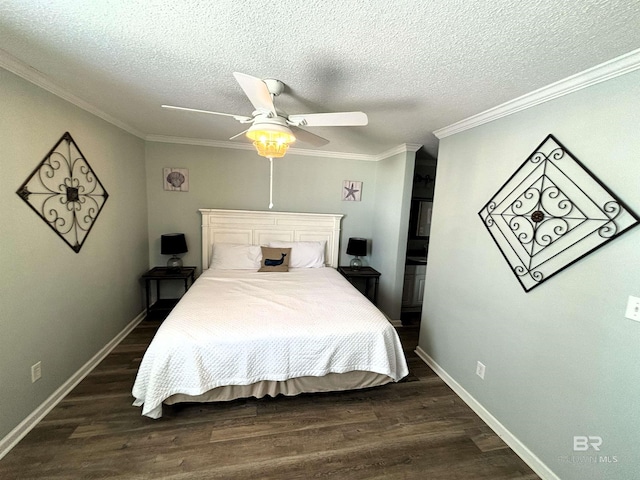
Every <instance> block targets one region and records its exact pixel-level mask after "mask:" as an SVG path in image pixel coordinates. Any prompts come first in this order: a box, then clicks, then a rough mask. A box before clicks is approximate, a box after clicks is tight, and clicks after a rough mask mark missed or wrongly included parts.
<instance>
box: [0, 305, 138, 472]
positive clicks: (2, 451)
mask: <svg viewBox="0 0 640 480" xmlns="http://www.w3.org/2000/svg"><path fill="white" fill-rule="evenodd" d="M145 314H146V312H145V311H143V312H141V313H140V314H138V315H137V316H136V318H134V319H133V320H132V321H131V322H130V323H129V324H128V325H127V326H126V327H125V328H124V329H123V330H122V331H121V332H120V333H119V334H118V335H116V336H115V337H114V338H113V340H111V341H110V342H109V343H107V344H106V345H105V346H104V347H102V349H101V350H100V351H99V352H98V353H96V354H95V355H94V356H93V357H92V358H91V359H90V360H89V361H88V362H87V363H85V364H84V365H83V366H82V367H81V368H80V369H79V370H78V371H77V372H76V373H74V374H73V375H72V376H71V377H70V378H69V379H68V380H67V381H66V382H64V383H63V384H62V385H61V386H60V388H58V389H57V390H56V391H55V392H53V393H52V394H51V395H50V396H49V398H47V399H46V400H45V401H44V402H43V403H42V404H41V405H40V406H39V407H38V408H36V409H35V410H34V411H33V412H31V414H29V415H28V416H27V418H25V419H24V420H23V421H22V422H20V423H19V424H18V426H16V428H14V429H13V430H11V432H9V434H8V435H7V436H5V437H4V438H3V439H2V440H0V459H2V458H3V457H4V456H5V455H6V454H7V453H9V452H10V451H11V449H12V448H13V447H15V446H16V444H17V443H18V442H19V441H20V440H22V439H23V438H24V437H25V435H26V434H27V433H29V432H30V431H31V430H32V429H33V428H34V427H35V426H36V425H37V424H38V422H40V420H42V419H43V418H44V417H45V416H46V415H47V413H49V412H50V411H51V410H53V407H55V406H56V405H57V404H58V403H60V401H61V400H62V399H63V398H64V397H66V396H67V395H68V394H69V392H71V390H73V389H74V388H75V386H76V385H78V384H79V383H80V382H81V381H82V380H83V379H84V378H85V377H86V376H87V375H89V373H91V371H92V370H93V369H94V368H96V367H97V366H98V364H99V363H100V362H101V361H102V360H104V358H105V357H106V356H107V355H109V353H110V352H111V350H113V349H114V348H115V347H116V346H117V345H118V344H119V343H120V342H121V341H122V340H124V338H125V337H126V336H127V335H129V333H130V332H131V331H132V330H133V329H134V328H135V327H136V326H137V325H138V324H139V323H140V322H141V321H142V319H144V317H145Z"/></svg>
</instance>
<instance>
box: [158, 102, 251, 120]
mask: <svg viewBox="0 0 640 480" xmlns="http://www.w3.org/2000/svg"><path fill="white" fill-rule="evenodd" d="M161 107H162V108H169V109H171V110H184V111H186V112H196V113H208V114H209V115H222V116H223V117H233V118H235V119H236V120H237V121H239V122H240V123H248V122H250V121H251V120H253V118H252V117H245V116H243V115H233V114H232V113H221V112H212V111H210V110H198V109H197V108H187V107H176V106H174V105H161Z"/></svg>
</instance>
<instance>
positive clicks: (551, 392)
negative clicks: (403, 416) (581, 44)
mask: <svg viewBox="0 0 640 480" xmlns="http://www.w3.org/2000/svg"><path fill="white" fill-rule="evenodd" d="M638 125H640V72H637V71H636V72H634V73H629V74H627V75H624V76H622V77H618V78H615V79H612V80H609V81H607V82H604V83H601V84H598V85H595V86H591V87H589V88H587V89H584V90H580V91H578V92H575V93H572V94H570V95H567V96H564V97H561V98H558V99H556V100H553V101H550V102H547V103H544V104H541V105H539V106H536V107H533V108H531V109H528V110H526V111H522V112H519V113H516V114H513V115H510V116H508V117H505V118H502V119H499V120H496V121H493V122H491V123H489V124H486V125H483V126H479V127H476V128H473V129H471V130H468V131H465V132H462V133H459V134H456V135H454V136H451V137H448V138H445V139H443V140H441V142H440V152H439V156H438V170H437V182H436V191H435V198H437V201H436V202H435V203H434V207H435V210H434V213H433V223H432V229H431V239H430V247H429V260H428V268H427V278H426V290H425V300H424V307H423V317H422V325H421V332H420V347H421V348H422V349H423V350H424V351H425V352H427V353H428V354H429V355H430V356H431V357H432V358H433V359H434V360H435V361H436V362H437V363H438V364H439V365H440V366H441V367H442V368H444V370H445V371H446V372H447V373H448V374H449V375H450V376H451V377H453V378H454V379H455V380H456V381H457V382H458V383H459V384H460V385H461V386H462V387H463V388H464V389H465V390H467V391H468V392H469V393H470V394H471V395H472V396H473V397H474V398H475V399H476V400H477V401H478V402H479V403H480V404H482V405H483V406H484V407H485V408H486V409H487V410H488V411H489V412H490V413H491V414H492V415H493V416H494V417H496V418H497V419H498V421H499V422H501V423H502V424H503V425H504V426H505V427H506V428H507V429H508V430H509V431H510V432H511V433H513V434H514V435H515V436H516V437H517V438H518V439H519V440H520V441H521V442H522V443H523V444H524V445H525V446H526V447H528V448H529V449H530V450H531V451H532V452H533V453H534V454H535V455H537V456H538V457H539V458H540V459H541V460H542V461H543V462H544V463H545V464H546V465H547V466H548V467H549V468H550V469H551V470H553V471H554V472H555V473H556V474H557V475H558V476H559V477H560V478H562V479H563V480H572V479H575V480H586V479H614V478H615V479H630V478H640V455H639V453H638V452H640V450H639V449H638V445H637V442H638V432H640V415H639V414H638V399H639V398H640V368H639V367H638V365H639V364H640V323H638V322H633V321H631V320H627V319H626V318H624V311H625V306H626V302H627V297H628V296H629V295H634V296H640V267H639V266H640V227H636V228H635V229H634V230H631V231H630V232H627V233H625V234H624V235H623V236H622V237H620V238H618V239H616V240H614V241H613V242H611V243H609V244H608V245H606V246H605V247H603V248H601V249H600V250H598V251H597V252H595V253H592V254H591V255H589V256H587V257H586V258H584V259H582V260H580V261H579V262H578V263H576V264H574V265H573V266H571V267H570V268H568V269H567V270H565V271H563V272H561V273H560V274H558V275H557V276H555V277H553V278H552V279H550V280H549V281H548V282H546V283H544V284H542V285H540V286H539V287H537V288H535V289H534V290H532V291H531V292H529V293H525V292H524V291H523V290H522V288H521V287H520V284H519V283H518V281H517V280H516V278H515V277H514V275H513V273H512V272H511V271H510V269H509V268H508V266H507V264H506V262H505V261H504V259H503V258H502V255H501V254H500V252H499V251H498V249H497V248H496V246H495V244H494V242H493V240H492V238H491V237H490V235H489V233H488V232H487V231H486V229H485V227H484V225H483V224H482V222H481V221H480V219H479V217H478V211H479V210H480V209H481V208H482V207H483V206H484V205H485V203H486V202H487V201H488V200H489V199H490V198H491V197H492V196H493V194H494V193H495V192H496V191H497V190H498V189H499V188H500V186H501V185H502V184H503V183H504V181H505V180H506V179H507V178H508V177H509V176H510V175H511V174H512V173H513V172H514V171H515V170H516V168H518V167H519V166H520V165H521V164H522V163H523V162H524V160H525V159H526V158H527V157H528V155H529V154H530V153H531V152H532V151H533V149H534V148H535V147H536V146H537V145H538V144H539V143H540V142H541V141H542V140H543V139H544V137H545V136H546V135H547V134H549V133H553V134H554V135H555V136H556V137H557V138H558V139H559V140H560V141H561V142H562V143H563V144H564V145H565V146H566V147H567V148H568V149H569V150H570V151H571V152H572V153H573V154H574V155H575V156H576V157H577V158H578V159H580V160H581V161H582V163H584V164H585V165H586V166H587V167H588V168H589V169H591V171H592V172H593V173H594V174H595V175H596V176H597V177H599V178H600V179H601V180H602V181H603V182H604V183H605V184H606V185H607V186H609V188H610V189H611V190H612V191H613V192H615V193H616V194H617V195H618V196H619V197H620V198H621V199H622V200H623V201H624V202H626V203H627V204H628V205H629V206H630V207H631V208H632V209H633V210H635V211H636V213H640V188H639V185H640V135H639V133H638ZM478 360H479V361H482V362H483V363H484V364H485V365H486V376H485V380H484V381H483V380H481V379H480V378H479V377H477V376H476V375H475V367H476V362H477V361H478ZM576 435H594V436H600V437H602V439H603V444H602V446H601V447H600V452H595V451H594V450H591V451H590V452H574V451H573V437H574V436H576ZM587 454H588V455H590V456H593V455H594V454H597V455H596V460H597V461H598V463H595V464H594V463H586V464H585V463H581V462H582V461H584V459H583V460H580V458H577V457H585V455H587ZM572 456H573V457H576V458H574V460H575V463H572V462H571V461H570V459H571V458H572ZM613 457H615V459H616V460H617V462H615V463H614V462H613V460H614V458H613ZM601 459H602V461H601ZM604 460H609V461H610V462H611V463H607V462H606V461H604ZM589 461H590V460H588V459H587V462H589Z"/></svg>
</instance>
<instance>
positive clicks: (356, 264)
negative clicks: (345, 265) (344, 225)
mask: <svg viewBox="0 0 640 480" xmlns="http://www.w3.org/2000/svg"><path fill="white" fill-rule="evenodd" d="M347 255H354V258H352V259H351V263H350V264H349V266H350V267H351V268H352V269H353V270H360V269H361V268H362V260H360V257H366V256H367V239H366V238H354V237H352V238H350V239H349V243H348V244H347Z"/></svg>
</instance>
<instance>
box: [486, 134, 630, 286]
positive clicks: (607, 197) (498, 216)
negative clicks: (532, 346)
mask: <svg viewBox="0 0 640 480" xmlns="http://www.w3.org/2000/svg"><path fill="white" fill-rule="evenodd" d="M479 215H480V218H481V219H482V221H483V222H484V225H485V226H486V227H487V229H488V230H489V233H490V234H491V236H492V237H493V239H494V241H495V242H496V245H497V246H498V248H499V249H500V251H501V252H502V255H503V256H504V258H505V259H506V261H507V262H508V264H509V265H510V267H511V270H512V271H513V273H514V274H515V275H516V277H517V278H518V280H519V281H520V284H521V285H522V287H523V288H524V290H525V291H529V290H531V289H532V288H535V287H537V286H538V285H540V284H541V283H543V282H544V281H545V280H548V279H549V278H551V277H552V276H553V275H555V274H556V273H558V272H560V271H561V270H564V269H565V268H567V267H569V266H570V265H572V264H573V263H575V262H577V261H578V260H580V259H581V258H583V257H585V256H586V255H588V254H589V253H591V252H593V251H594V250H596V249H598V248H600V247H602V246H603V245H605V244H606V243H608V242H610V241H611V240H613V239H614V238H617V237H618V236H620V235H621V234H622V233H624V232H626V231H628V230H629V229H630V228H632V227H633V226H635V225H637V224H638V223H639V218H638V216H637V215H636V214H635V213H633V212H632V211H631V210H630V209H629V208H628V207H627V206H626V205H625V204H624V203H623V202H622V201H621V200H620V199H619V198H618V197H616V196H615V195H614V194H613V193H612V192H611V191H610V190H609V189H608V188H607V187H606V186H605V185H604V184H603V183H602V182H601V181H600V180H598V179H597V178H596V177H595V176H594V175H593V174H592V173H591V172H590V171H589V170H588V169H587V168H586V167H585V166H584V165H582V164H581V163H580V161H579V160H578V159H577V158H576V157H574V156H573V155H572V154H571V152H569V150H567V149H566V148H565V147H564V146H563V145H562V144H561V143H560V142H559V141H558V140H557V139H556V138H555V137H554V136H553V135H549V136H548V137H547V138H545V139H544V141H543V142H542V143H541V144H540V145H539V146H538V148H536V149H535V151H534V152H533V153H532V154H531V155H530V156H529V158H527V160H526V161H525V162H524V163H523V164H522V166H521V167H520V168H519V169H518V170H517V171H516V172H515V173H514V174H513V175H512V176H511V178H509V179H508V180H507V181H506V183H505V184H504V185H503V186H502V187H501V188H500V190H498V192H497V193H496V194H495V195H494V196H493V197H492V198H491V200H489V202H487V204H486V205H485V206H484V208H483V209H482V210H481V211H480V212H479Z"/></svg>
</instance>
